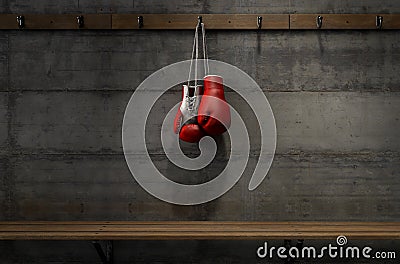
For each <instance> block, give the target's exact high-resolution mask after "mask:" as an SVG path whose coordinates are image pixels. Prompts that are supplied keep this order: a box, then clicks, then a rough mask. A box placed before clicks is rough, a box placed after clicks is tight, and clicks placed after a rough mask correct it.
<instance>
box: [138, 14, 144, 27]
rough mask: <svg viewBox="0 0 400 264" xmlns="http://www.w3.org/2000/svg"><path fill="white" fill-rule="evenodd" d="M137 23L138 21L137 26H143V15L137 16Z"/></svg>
mask: <svg viewBox="0 0 400 264" xmlns="http://www.w3.org/2000/svg"><path fill="white" fill-rule="evenodd" d="M137 23H138V28H142V27H143V16H138V18H137Z"/></svg>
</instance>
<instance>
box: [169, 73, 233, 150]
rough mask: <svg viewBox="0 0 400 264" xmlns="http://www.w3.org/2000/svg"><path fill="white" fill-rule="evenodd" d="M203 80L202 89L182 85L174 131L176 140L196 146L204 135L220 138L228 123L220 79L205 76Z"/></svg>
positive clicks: (227, 110) (228, 112)
mask: <svg viewBox="0 0 400 264" xmlns="http://www.w3.org/2000/svg"><path fill="white" fill-rule="evenodd" d="M203 80H204V87H203V86H201V85H195V86H188V85H183V89H182V101H181V104H180V107H179V109H178V112H177V114H176V116H175V120H174V132H175V134H178V133H179V138H180V139H181V140H183V141H186V142H191V143H196V142H199V141H200V139H201V138H202V137H204V136H207V135H208V136H217V135H221V134H223V133H224V132H225V131H226V130H227V129H228V128H229V126H230V123H231V115H230V109H229V105H228V104H227V103H226V100H225V94H224V85H223V82H222V77H220V76H217V75H207V76H205V77H204V79H203ZM203 88H204V89H203Z"/></svg>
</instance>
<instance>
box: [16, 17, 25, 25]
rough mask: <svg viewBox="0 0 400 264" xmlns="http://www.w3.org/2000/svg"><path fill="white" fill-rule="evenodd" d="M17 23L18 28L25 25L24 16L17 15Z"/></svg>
mask: <svg viewBox="0 0 400 264" xmlns="http://www.w3.org/2000/svg"><path fill="white" fill-rule="evenodd" d="M17 24H18V27H19V28H24V27H25V17H24V16H17Z"/></svg>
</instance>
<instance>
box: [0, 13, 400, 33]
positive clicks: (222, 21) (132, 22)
mask: <svg viewBox="0 0 400 264" xmlns="http://www.w3.org/2000/svg"><path fill="white" fill-rule="evenodd" d="M199 16H201V17H202V21H203V22H204V23H205V26H206V28H207V29H220V30H274V29H278V30H289V29H296V30H304V29H307V30H312V29H317V30H324V29H370V30H372V29H375V30H376V29H400V14H0V29H3V30H6V29H11V30H15V29H23V30H26V29H29V30H31V29H44V30H60V29H70V30H82V29H129V30H152V29H156V30H179V29H193V28H194V27H195V26H196V24H197V21H198V17H199ZM78 17H79V19H78ZM318 17H319V19H318ZM17 18H18V19H17Z"/></svg>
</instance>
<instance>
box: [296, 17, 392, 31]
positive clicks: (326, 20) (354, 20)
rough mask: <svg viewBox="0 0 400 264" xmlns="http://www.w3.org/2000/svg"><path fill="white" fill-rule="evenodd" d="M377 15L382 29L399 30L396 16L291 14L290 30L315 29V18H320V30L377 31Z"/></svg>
mask: <svg viewBox="0 0 400 264" xmlns="http://www.w3.org/2000/svg"><path fill="white" fill-rule="evenodd" d="M378 15H379V16H382V17H383V24H382V29H398V28H400V15H398V14H293V15H290V29H317V24H316V18H317V16H322V26H321V29H377V28H376V16H378Z"/></svg>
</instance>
